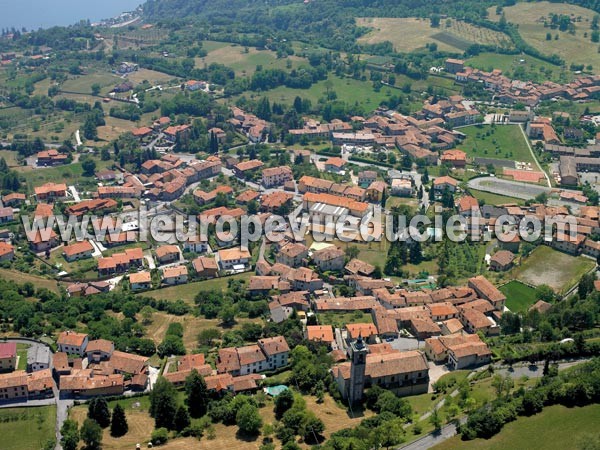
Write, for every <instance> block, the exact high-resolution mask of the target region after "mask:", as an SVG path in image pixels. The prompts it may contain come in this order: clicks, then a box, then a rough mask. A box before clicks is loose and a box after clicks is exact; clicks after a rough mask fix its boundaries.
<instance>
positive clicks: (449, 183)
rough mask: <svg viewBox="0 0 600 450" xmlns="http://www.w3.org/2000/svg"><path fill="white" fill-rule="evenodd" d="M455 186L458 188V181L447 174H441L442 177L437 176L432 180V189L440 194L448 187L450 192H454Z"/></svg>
mask: <svg viewBox="0 0 600 450" xmlns="http://www.w3.org/2000/svg"><path fill="white" fill-rule="evenodd" d="M457 188H458V181H456V180H455V179H454V178H451V177H448V176H443V177H438V178H436V179H435V180H433V190H434V191H435V192H436V193H437V194H441V193H442V192H444V190H446V189H448V190H449V191H450V192H452V193H454V192H456V189H457Z"/></svg>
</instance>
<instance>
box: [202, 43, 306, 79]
mask: <svg viewBox="0 0 600 450" xmlns="http://www.w3.org/2000/svg"><path fill="white" fill-rule="evenodd" d="M219 44H222V45H219ZM205 48H206V50H207V51H208V54H207V55H206V56H205V57H203V58H196V67H204V65H210V64H212V63H219V64H225V65H226V66H228V67H231V68H232V69H233V70H235V73H236V75H237V76H244V75H246V76H249V75H252V74H253V73H254V72H255V70H256V66H262V67H263V69H283V68H285V67H286V64H288V61H289V64H292V67H294V66H296V67H297V66H298V64H299V63H302V62H306V61H305V60H304V59H303V58H299V57H295V56H291V57H288V58H277V55H276V53H275V52H272V51H271V50H257V49H256V48H249V47H243V46H240V45H237V44H227V43H219V42H212V43H211V44H210V45H207V46H206V47H205Z"/></svg>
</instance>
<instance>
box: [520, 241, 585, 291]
mask: <svg viewBox="0 0 600 450" xmlns="http://www.w3.org/2000/svg"><path fill="white" fill-rule="evenodd" d="M594 264H595V263H594V261H593V260H591V259H589V258H585V257H583V256H571V255H568V254H566V253H562V252H559V251H558V250H554V249H553V248H550V247H548V246H546V245H540V246H539V247H538V248H536V249H535V250H534V251H533V253H531V255H529V257H527V258H526V259H525V260H524V261H523V263H522V264H521V265H520V266H519V267H517V268H515V269H513V271H512V272H511V275H512V276H513V277H514V278H516V279H517V280H521V281H523V282H525V283H528V284H532V285H534V286H539V285H540V284H547V285H548V286H550V287H551V288H552V289H554V290H555V291H556V292H559V293H560V292H563V293H564V292H566V291H568V290H569V289H570V288H571V287H573V286H575V285H576V284H577V283H578V282H579V279H580V278H581V277H582V276H583V275H584V274H585V273H587V272H588V271H589V270H591V269H592V268H593V267H594Z"/></svg>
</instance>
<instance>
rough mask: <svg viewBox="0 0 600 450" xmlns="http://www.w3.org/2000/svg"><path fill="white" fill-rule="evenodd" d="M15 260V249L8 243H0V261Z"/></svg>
mask: <svg viewBox="0 0 600 450" xmlns="http://www.w3.org/2000/svg"><path fill="white" fill-rule="evenodd" d="M13 259H15V248H14V247H13V246H12V245H11V244H9V243H8V242H4V241H0V261H12V260H13Z"/></svg>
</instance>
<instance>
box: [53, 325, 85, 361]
mask: <svg viewBox="0 0 600 450" xmlns="http://www.w3.org/2000/svg"><path fill="white" fill-rule="evenodd" d="M56 344H57V345H58V351H59V352H63V353H67V354H70V355H79V356H83V355H84V353H85V349H86V347H87V344H88V335H87V334H84V333H76V332H75V331H63V332H61V333H60V334H59V335H58V339H57V341H56Z"/></svg>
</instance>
